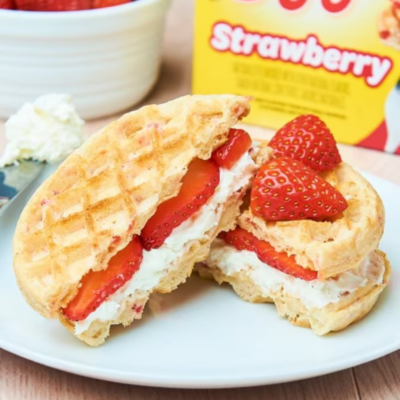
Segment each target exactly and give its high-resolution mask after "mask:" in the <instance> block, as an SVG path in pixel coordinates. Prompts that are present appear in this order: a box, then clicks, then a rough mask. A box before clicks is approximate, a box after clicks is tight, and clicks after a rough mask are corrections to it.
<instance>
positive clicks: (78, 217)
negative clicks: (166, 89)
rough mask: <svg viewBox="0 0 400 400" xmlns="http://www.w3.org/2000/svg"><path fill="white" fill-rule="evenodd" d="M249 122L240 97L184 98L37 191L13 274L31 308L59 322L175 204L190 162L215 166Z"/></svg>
mask: <svg viewBox="0 0 400 400" xmlns="http://www.w3.org/2000/svg"><path fill="white" fill-rule="evenodd" d="M248 112H249V102H248V99H247V98H244V97H239V96H233V95H216V96H186V97H182V98H179V99H177V100H174V101H171V102H169V103H165V104H162V105H160V106H155V105H153V106H147V107H143V108H141V109H140V110H137V111H134V112H131V113H129V114H126V115H124V116H123V117H121V118H120V119H118V120H117V121H115V122H113V123H111V124H110V125H108V126H107V127H105V128H104V129H102V130H101V131H100V132H98V133H96V134H94V135H93V136H92V137H91V138H90V139H89V140H88V141H87V142H86V143H85V144H83V146H82V147H81V148H80V149H78V150H77V151H75V152H74V153H73V154H72V155H71V156H69V157H68V158H67V160H66V161H65V162H64V163H63V164H62V165H61V166H60V167H59V168H58V170H57V171H56V172H55V173H54V175H53V176H52V177H50V178H49V179H48V180H47V181H46V182H45V183H44V184H43V185H42V186H41V187H40V188H39V189H38V190H37V192H36V193H35V194H34V196H33V197H32V198H31V200H30V201H29V203H28V204H27V206H26V207H25V209H24V211H23V213H22V215H21V217H20V220H19V222H18V225H17V228H16V232H15V237H14V249H13V251H14V269H15V273H16V277H17V281H18V284H19V287H20V289H21V291H22V293H23V294H24V296H25V298H26V300H27V301H28V303H29V304H30V305H31V306H32V307H33V308H34V309H36V310H37V311H39V312H40V313H41V314H42V315H43V316H45V317H50V318H54V317H57V316H58V312H59V310H60V308H62V307H65V306H66V305H67V304H68V303H69V301H70V300H71V299H72V298H73V297H74V296H75V295H76V293H77V290H78V286H79V282H80V281H81V278H82V277H83V276H84V275H85V274H86V273H87V272H88V271H89V270H95V271H97V270H102V269H105V268H106V267H107V264H108V261H109V260H110V258H111V257H112V256H113V255H114V254H116V253H117V252H118V251H119V250H121V249H123V248H124V247H125V246H126V245H127V244H128V243H129V241H130V240H131V238H132V236H133V235H135V234H139V233H140V231H141V229H142V228H143V226H144V225H145V223H146V222H147V220H148V219H149V218H150V217H151V216H152V215H153V214H154V212H155V210H156V208H157V206H158V205H159V204H160V203H162V202H163V201H165V200H167V199H169V198H171V197H173V196H174V195H176V194H177V192H178V190H179V188H180V181H181V178H182V177H183V176H184V174H185V173H186V170H187V166H188V164H189V163H190V161H191V160H192V159H193V158H195V157H200V158H203V159H207V158H209V157H210V155H211V152H212V151H213V150H214V149H215V148H217V147H218V146H219V145H221V144H222V143H223V142H224V141H226V139H227V134H228V130H229V128H230V127H231V126H233V125H235V124H236V122H237V121H238V120H239V119H241V118H242V117H244V116H246V115H247V114H248Z"/></svg>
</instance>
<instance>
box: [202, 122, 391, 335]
mask: <svg viewBox="0 0 400 400" xmlns="http://www.w3.org/2000/svg"><path fill="white" fill-rule="evenodd" d="M269 146H270V148H271V152H272V153H273V155H272V157H271V159H270V160H269V161H267V162H266V163H265V164H264V165H263V166H262V167H261V168H260V170H259V172H258V173H257V176H256V177H255V179H254V182H253V188H252V189H251V193H250V194H249V199H248V201H247V202H245V205H244V206H243V208H242V211H241V215H240V216H239V217H238V219H237V226H236V228H235V229H234V230H232V231H230V232H228V233H226V232H224V233H221V234H220V236H219V238H217V239H216V240H215V241H214V243H213V244H212V247H211V252H210V255H209V257H208V259H207V261H206V263H205V265H198V267H197V268H198V272H199V274H200V275H201V276H203V277H205V278H209V277H213V278H214V279H215V280H216V281H217V282H218V283H222V282H228V283H230V284H231V285H232V286H233V289H234V290H235V291H236V293H237V294H238V295H239V296H240V297H241V298H242V299H243V300H246V301H249V302H255V303H260V302H261V303H262V302H272V303H275V305H276V308H277V311H278V314H279V315H280V316H282V317H287V318H288V319H289V321H290V322H291V323H292V324H294V325H298V326H302V327H310V328H312V329H313V330H314V331H315V332H316V333H317V334H319V335H324V334H327V333H328V332H331V331H338V330H341V329H344V328H345V327H347V326H348V325H350V324H351V323H353V322H355V321H357V320H359V319H361V318H362V317H363V316H364V315H366V314H367V313H368V312H369V311H370V310H371V308H372V307H373V305H374V304H375V302H376V301H377V299H378V296H379V294H380V293H381V292H382V290H383V289H384V288H385V286H386V285H387V283H388V281H389V278H390V273H391V268H390V264H389V262H388V260H387V259H386V256H385V254H384V253H383V252H381V251H379V250H378V246H379V242H380V239H381V236H382V234H383V229H384V221H385V214H384V207H383V204H382V201H381V199H380V197H379V195H378V194H377V193H376V191H375V190H374V189H373V187H372V186H371V185H370V184H369V183H368V182H367V181H366V180H365V179H364V178H363V177H362V176H361V175H360V174H359V173H358V172H356V171H355V170H354V169H353V168H352V167H351V166H350V165H348V164H346V163H344V162H342V161H341V158H340V155H339V152H338V150H337V147H336V143H335V142H334V139H333V136H332V134H331V133H330V131H329V129H328V128H327V127H326V125H325V124H324V123H323V122H322V121H321V120H319V119H318V118H317V117H314V116H302V117H298V118H296V119H295V120H294V121H292V122H290V123H289V124H287V125H286V126H285V127H283V128H282V129H281V130H280V131H278V132H277V134H276V136H275V137H274V138H273V139H272V140H271V142H270V143H269Z"/></svg>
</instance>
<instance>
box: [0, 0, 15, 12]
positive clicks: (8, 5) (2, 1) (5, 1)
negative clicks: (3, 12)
mask: <svg viewBox="0 0 400 400" xmlns="http://www.w3.org/2000/svg"><path fill="white" fill-rule="evenodd" d="M1 8H2V9H7V10H12V9H13V8H15V4H14V0H0V9H1Z"/></svg>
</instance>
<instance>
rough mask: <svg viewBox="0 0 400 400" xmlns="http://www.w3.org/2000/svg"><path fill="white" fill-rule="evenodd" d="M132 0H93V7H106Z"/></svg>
mask: <svg viewBox="0 0 400 400" xmlns="http://www.w3.org/2000/svg"><path fill="white" fill-rule="evenodd" d="M130 1H131V0H91V3H92V8H104V7H113V6H119V5H120V4H125V3H130Z"/></svg>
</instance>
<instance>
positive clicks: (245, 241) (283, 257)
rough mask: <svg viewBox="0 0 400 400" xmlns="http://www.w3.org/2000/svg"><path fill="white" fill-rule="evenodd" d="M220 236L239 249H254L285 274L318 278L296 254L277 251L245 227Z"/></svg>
mask: <svg viewBox="0 0 400 400" xmlns="http://www.w3.org/2000/svg"><path fill="white" fill-rule="evenodd" d="M219 237H220V238H221V239H223V240H224V241H225V242H226V243H228V244H230V245H232V246H234V247H235V248H236V249H238V250H248V251H254V252H255V253H256V254H257V257H258V258H259V259H260V260H261V261H262V262H263V263H265V264H268V265H269V266H270V267H272V268H275V269H278V270H279V271H282V272H284V273H285V274H288V275H291V276H294V277H296V278H300V279H304V280H306V281H313V280H314V279H317V278H318V273H317V272H316V271H311V270H310V269H305V268H303V267H301V266H300V265H298V264H297V263H296V259H295V258H294V256H289V255H287V253H285V252H283V251H280V252H279V251H276V250H275V249H274V248H273V247H272V246H271V244H270V243H268V242H265V241H263V240H259V239H257V238H256V237H255V236H254V235H253V234H251V233H250V232H248V231H246V230H244V229H241V228H236V229H235V230H233V231H229V232H223V233H222V234H220V235H219Z"/></svg>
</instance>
